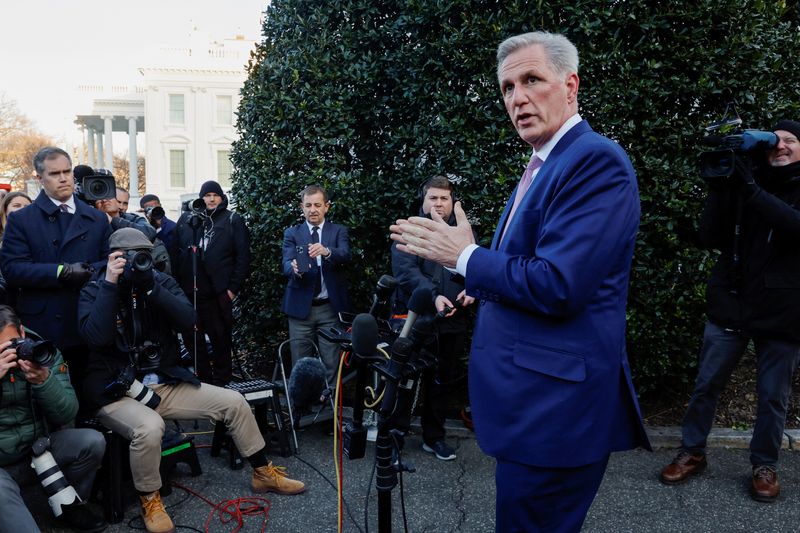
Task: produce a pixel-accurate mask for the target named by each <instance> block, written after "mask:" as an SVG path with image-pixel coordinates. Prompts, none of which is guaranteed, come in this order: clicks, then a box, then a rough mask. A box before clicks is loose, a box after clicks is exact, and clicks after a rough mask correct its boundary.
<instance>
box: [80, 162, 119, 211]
mask: <svg viewBox="0 0 800 533" xmlns="http://www.w3.org/2000/svg"><path fill="white" fill-rule="evenodd" d="M72 175H73V176H74V178H75V194H77V195H78V198H80V199H81V200H83V201H84V202H86V203H87V204H89V205H91V206H92V207H94V203H95V202H96V201H97V200H108V199H110V198H116V197H117V184H116V182H115V181H114V175H113V174H112V173H111V172H110V171H109V170H106V169H104V168H98V169H93V168H92V167H90V166H88V165H78V166H76V167H75V168H74V169H73V170H72Z"/></svg>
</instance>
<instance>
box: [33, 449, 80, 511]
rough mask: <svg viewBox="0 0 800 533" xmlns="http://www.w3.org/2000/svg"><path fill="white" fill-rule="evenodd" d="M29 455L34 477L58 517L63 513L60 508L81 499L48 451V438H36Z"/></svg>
mask: <svg viewBox="0 0 800 533" xmlns="http://www.w3.org/2000/svg"><path fill="white" fill-rule="evenodd" d="M31 455H32V457H31V467H32V468H33V469H34V470H35V471H36V477H37V478H38V479H39V483H41V485H42V488H43V489H44V492H45V494H47V502H48V503H49V504H50V508H51V509H52V510H53V514H54V515H55V516H56V517H59V516H61V514H62V513H63V510H62V509H61V508H62V507H63V506H65V505H70V504H73V503H75V502H76V501H78V502H79V501H81V499H80V496H78V493H77V492H75V489H74V488H73V487H72V485H70V484H69V481H67V479H66V478H65V477H64V474H63V473H62V472H61V468H59V466H58V463H56V460H55V459H54V458H53V454H52V453H50V439H49V438H47V437H41V438H39V439H37V440H36V442H34V443H33V447H32V448H31Z"/></svg>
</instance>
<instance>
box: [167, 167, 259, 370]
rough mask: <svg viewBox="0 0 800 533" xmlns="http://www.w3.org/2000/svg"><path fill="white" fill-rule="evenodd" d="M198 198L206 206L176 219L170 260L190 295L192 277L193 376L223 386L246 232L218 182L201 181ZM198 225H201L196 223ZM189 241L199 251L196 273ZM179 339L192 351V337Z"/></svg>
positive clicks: (245, 265) (244, 269)
mask: <svg viewBox="0 0 800 533" xmlns="http://www.w3.org/2000/svg"><path fill="white" fill-rule="evenodd" d="M199 198H200V199H202V200H203V203H205V209H202V208H201V209H200V212H199V213H198V212H197V211H189V212H187V213H184V214H182V215H181V218H180V219H179V220H178V225H177V227H176V228H175V238H174V241H173V249H172V250H171V253H172V259H173V260H172V264H173V268H174V272H175V278H176V279H177V280H178V281H179V282H180V284H181V287H182V288H183V290H184V292H185V293H186V296H187V297H188V298H190V299H191V298H193V297H194V287H195V280H196V287H197V318H198V320H197V339H198V342H197V347H196V349H197V369H196V370H197V375H198V377H199V378H200V379H201V380H202V381H204V382H206V383H213V384H214V385H220V386H225V385H227V384H228V383H229V382H230V380H231V372H232V368H231V349H232V344H231V336H232V333H233V299H234V298H236V295H237V294H239V292H240V291H241V290H242V288H243V287H244V282H245V281H246V280H247V276H248V274H249V273H250V232H249V231H247V226H245V225H244V220H243V219H242V217H241V216H240V215H238V214H237V213H232V212H231V211H229V210H228V198H227V197H226V196H225V194H224V193H223V192H222V187H220V185H219V183H217V182H216V181H207V182H205V183H203V185H202V186H201V187H200V195H199ZM200 205H202V204H200ZM200 224H202V227H198V225H200ZM193 246H196V247H197V248H196V249H197V253H198V257H197V261H196V267H197V271H196V272H195V271H194V267H193V266H192V247H193ZM195 274H196V278H195ZM205 334H208V338H209V339H210V341H211V346H212V348H213V358H212V356H211V355H210V354H208V352H207V350H206V343H205V342H204V340H203V339H204V336H205ZM184 340H185V341H186V345H187V348H189V352H190V353H191V352H192V351H194V349H195V347H194V336H193V335H192V334H191V333H190V334H187V335H184Z"/></svg>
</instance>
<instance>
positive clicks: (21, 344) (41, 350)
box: [9, 337, 56, 367]
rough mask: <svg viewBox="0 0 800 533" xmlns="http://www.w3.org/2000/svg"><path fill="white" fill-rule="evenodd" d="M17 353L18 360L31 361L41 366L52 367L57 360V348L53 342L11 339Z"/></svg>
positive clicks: (12, 346) (19, 338) (20, 338)
mask: <svg viewBox="0 0 800 533" xmlns="http://www.w3.org/2000/svg"><path fill="white" fill-rule="evenodd" d="M9 348H13V349H15V350H16V351H17V359H22V360H23V361H30V362H32V363H36V364H37V365H39V366H46V367H51V366H53V362H54V361H55V359H56V348H55V346H53V342H52V341H45V340H40V341H35V340H33V339H28V338H22V337H18V338H16V339H11V346H9Z"/></svg>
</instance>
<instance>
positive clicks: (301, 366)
mask: <svg viewBox="0 0 800 533" xmlns="http://www.w3.org/2000/svg"><path fill="white" fill-rule="evenodd" d="M324 390H325V365H323V364H322V362H321V361H320V360H319V359H317V358H316V357H302V358H300V359H299V360H298V361H297V363H295V365H294V368H292V375H291V376H290V377H289V391H288V394H289V399H291V400H292V405H295V406H297V407H305V406H309V405H312V404H313V403H314V402H316V401H318V400H319V397H320V395H321V394H322V392H323V391H324Z"/></svg>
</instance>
